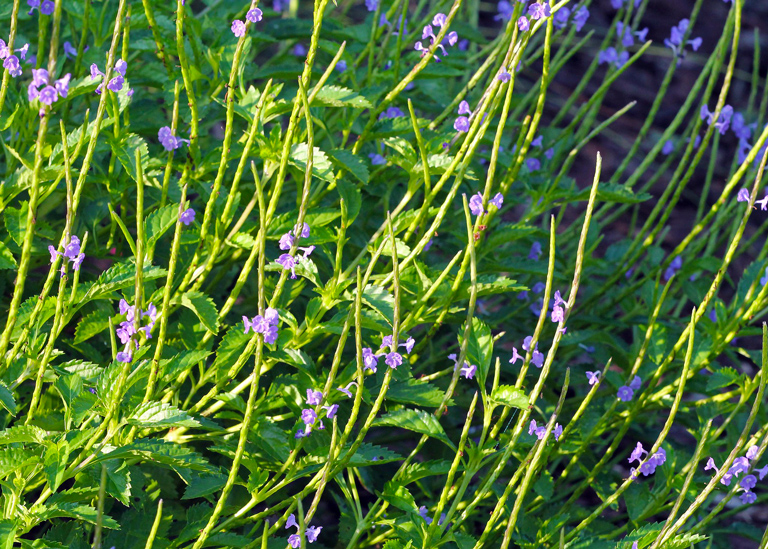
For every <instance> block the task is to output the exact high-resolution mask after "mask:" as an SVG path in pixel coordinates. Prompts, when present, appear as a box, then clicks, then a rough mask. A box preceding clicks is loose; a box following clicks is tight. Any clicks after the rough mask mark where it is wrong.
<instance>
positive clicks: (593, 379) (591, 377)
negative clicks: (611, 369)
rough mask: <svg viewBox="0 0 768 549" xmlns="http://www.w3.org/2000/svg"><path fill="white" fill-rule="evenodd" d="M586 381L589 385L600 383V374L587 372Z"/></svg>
mask: <svg viewBox="0 0 768 549" xmlns="http://www.w3.org/2000/svg"><path fill="white" fill-rule="evenodd" d="M587 381H588V382H589V384H590V385H597V384H598V383H600V372H587Z"/></svg>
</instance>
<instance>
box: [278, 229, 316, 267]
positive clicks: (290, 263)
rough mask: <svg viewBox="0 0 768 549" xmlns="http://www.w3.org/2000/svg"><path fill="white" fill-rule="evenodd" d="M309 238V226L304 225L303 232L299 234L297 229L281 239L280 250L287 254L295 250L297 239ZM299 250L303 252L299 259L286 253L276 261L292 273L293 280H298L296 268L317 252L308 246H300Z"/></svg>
mask: <svg viewBox="0 0 768 549" xmlns="http://www.w3.org/2000/svg"><path fill="white" fill-rule="evenodd" d="M299 237H300V238H309V224H308V223H304V226H303V227H302V228H301V232H299V228H298V227H296V228H295V229H293V230H292V231H288V232H287V233H285V234H284V235H283V236H281V237H280V244H279V246H280V249H281V250H283V251H285V252H287V251H289V250H290V249H291V248H293V245H294V243H295V241H296V238H299ZM297 250H301V252H302V255H301V256H299V257H295V256H293V255H291V254H290V253H284V254H282V255H281V256H280V257H278V258H277V259H276V260H275V261H276V262H277V263H278V264H280V265H282V267H283V269H285V270H289V269H290V271H291V278H296V266H297V265H298V264H299V263H300V262H301V261H305V260H307V259H308V258H309V256H310V254H311V253H312V252H313V251H314V250H315V247H314V246H307V247H305V248H303V247H301V246H299V247H298V248H297Z"/></svg>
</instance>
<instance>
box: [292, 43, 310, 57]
mask: <svg viewBox="0 0 768 549" xmlns="http://www.w3.org/2000/svg"><path fill="white" fill-rule="evenodd" d="M291 52H292V53H293V55H296V56H298V57H302V56H304V55H307V48H305V47H304V45H302V44H296V45H295V46H293V50H291Z"/></svg>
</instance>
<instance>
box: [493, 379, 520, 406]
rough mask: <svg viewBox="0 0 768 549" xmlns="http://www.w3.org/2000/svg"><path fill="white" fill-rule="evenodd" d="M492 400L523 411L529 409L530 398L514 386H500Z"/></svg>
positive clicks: (494, 392)
mask: <svg viewBox="0 0 768 549" xmlns="http://www.w3.org/2000/svg"><path fill="white" fill-rule="evenodd" d="M491 400H493V401H495V402H498V403H499V404H501V405H502V406H510V407H512V408H518V409H520V410H523V409H525V408H527V407H528V396H527V395H526V394H525V393H524V392H523V391H522V390H521V389H518V388H517V387H514V386H513V385H499V386H498V387H496V389H495V390H494V391H493V393H492V394H491Z"/></svg>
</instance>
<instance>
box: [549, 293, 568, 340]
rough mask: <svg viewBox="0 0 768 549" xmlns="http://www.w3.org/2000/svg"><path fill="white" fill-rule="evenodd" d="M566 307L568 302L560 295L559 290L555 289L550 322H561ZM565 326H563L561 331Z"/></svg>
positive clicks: (563, 318)
mask: <svg viewBox="0 0 768 549" xmlns="http://www.w3.org/2000/svg"><path fill="white" fill-rule="evenodd" d="M567 308H568V304H567V303H566V302H565V300H564V299H563V298H562V297H560V290H556V291H555V306H554V307H553V308H552V315H551V317H550V318H551V319H552V322H563V321H564V320H565V310H566V309H567ZM564 331H565V328H563V332H564Z"/></svg>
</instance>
